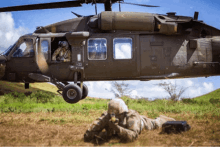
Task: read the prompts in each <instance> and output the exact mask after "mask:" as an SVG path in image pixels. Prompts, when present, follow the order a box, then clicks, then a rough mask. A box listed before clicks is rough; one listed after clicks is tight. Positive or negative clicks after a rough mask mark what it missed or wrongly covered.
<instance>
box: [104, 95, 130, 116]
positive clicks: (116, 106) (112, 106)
mask: <svg viewBox="0 0 220 147" xmlns="http://www.w3.org/2000/svg"><path fill="white" fill-rule="evenodd" d="M124 112H128V107H127V105H126V104H125V102H124V101H123V100H122V99H120V98H115V99H112V100H111V101H110V102H109V103H108V114H112V113H114V114H115V115H118V114H121V113H124Z"/></svg>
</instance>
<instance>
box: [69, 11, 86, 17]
mask: <svg viewBox="0 0 220 147" xmlns="http://www.w3.org/2000/svg"><path fill="white" fill-rule="evenodd" d="M71 12H72V13H73V14H74V15H76V16H77V17H83V16H82V15H79V14H77V13H75V12H73V11H71Z"/></svg>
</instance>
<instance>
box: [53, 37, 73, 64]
mask: <svg viewBox="0 0 220 147" xmlns="http://www.w3.org/2000/svg"><path fill="white" fill-rule="evenodd" d="M63 42H64V43H63V44H64V45H61V46H60V47H59V48H57V49H56V50H55V52H54V53H53V56H52V60H53V61H56V60H57V56H58V59H59V60H62V61H64V62H70V60H71V51H70V50H69V48H68V43H67V42H66V41H63Z"/></svg>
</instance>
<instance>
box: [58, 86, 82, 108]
mask: <svg viewBox="0 0 220 147" xmlns="http://www.w3.org/2000/svg"><path fill="white" fill-rule="evenodd" d="M62 95H63V99H64V100H65V101H66V102H67V103H71V104H74V103H77V102H78V101H79V100H80V99H81V98H82V90H81V89H80V87H79V86H78V85H75V84H69V85H67V86H65V87H64V89H63V93H62Z"/></svg>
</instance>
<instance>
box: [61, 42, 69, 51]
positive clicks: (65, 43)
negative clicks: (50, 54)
mask: <svg viewBox="0 0 220 147" xmlns="http://www.w3.org/2000/svg"><path fill="white" fill-rule="evenodd" d="M59 45H60V46H62V47H65V48H66V49H67V48H68V46H69V44H68V42H67V41H60V42H59Z"/></svg>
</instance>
